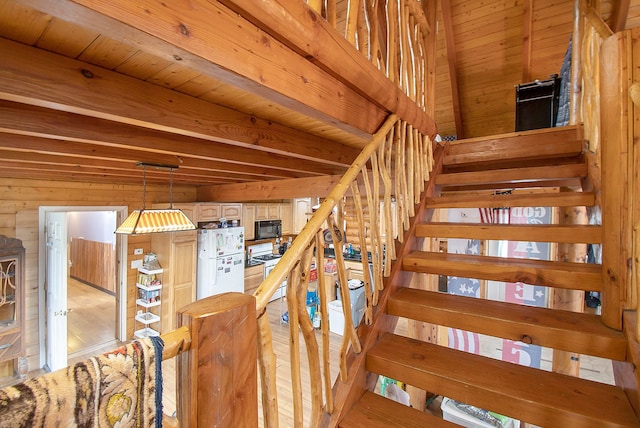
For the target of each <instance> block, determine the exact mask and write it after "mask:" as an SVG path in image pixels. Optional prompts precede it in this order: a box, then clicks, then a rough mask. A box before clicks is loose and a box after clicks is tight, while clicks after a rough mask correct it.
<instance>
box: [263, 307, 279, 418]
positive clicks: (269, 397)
mask: <svg viewBox="0 0 640 428" xmlns="http://www.w3.org/2000/svg"><path fill="white" fill-rule="evenodd" d="M258 368H259V370H260V384H261V388H262V419H263V421H264V426H265V427H278V424H279V423H278V385H277V382H276V354H275V353H274V352H273V338H272V336H271V326H270V325H269V317H268V316H267V311H266V310H265V311H263V312H262V313H261V314H260V315H259V316H258Z"/></svg>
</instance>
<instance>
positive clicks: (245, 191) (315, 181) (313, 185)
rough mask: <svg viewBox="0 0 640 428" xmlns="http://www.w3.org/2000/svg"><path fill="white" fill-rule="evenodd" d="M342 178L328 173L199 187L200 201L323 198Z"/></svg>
mask: <svg viewBox="0 0 640 428" xmlns="http://www.w3.org/2000/svg"><path fill="white" fill-rule="evenodd" d="M340 178H342V176H340V175H326V176H322V177H311V178H296V179H289V180H273V181H263V182H260V183H243V184H224V185H217V186H206V187H199V188H198V201H221V202H243V201H256V200H271V199H285V198H302V197H309V196H311V197H319V198H323V197H325V196H327V195H328V194H329V192H331V190H332V189H333V188H334V187H335V185H336V184H338V182H339V181H340Z"/></svg>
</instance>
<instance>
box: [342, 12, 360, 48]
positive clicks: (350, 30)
mask: <svg viewBox="0 0 640 428" xmlns="http://www.w3.org/2000/svg"><path fill="white" fill-rule="evenodd" d="M347 4H348V8H347V25H346V34H345V38H346V39H347V40H348V41H349V43H351V44H352V45H353V46H355V47H356V49H357V48H358V46H357V44H356V31H357V29H358V15H359V14H360V0H350V1H349V2H348V3H347Z"/></svg>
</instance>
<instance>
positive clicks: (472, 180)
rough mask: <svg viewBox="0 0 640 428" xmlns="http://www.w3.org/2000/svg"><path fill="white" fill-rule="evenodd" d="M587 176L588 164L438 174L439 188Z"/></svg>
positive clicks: (536, 181)
mask: <svg viewBox="0 0 640 428" xmlns="http://www.w3.org/2000/svg"><path fill="white" fill-rule="evenodd" d="M586 175H587V165H586V164H568V165H550V166H539V167H527V168H506V169H491V170H484V171H468V172H453V173H443V174H438V175H437V176H436V178H435V182H436V184H437V185H439V186H444V187H446V186H467V185H468V186H475V185H478V184H492V185H503V186H504V185H506V184H510V183H520V184H521V183H523V182H528V183H540V182H545V181H549V180H569V179H574V178H582V177H586Z"/></svg>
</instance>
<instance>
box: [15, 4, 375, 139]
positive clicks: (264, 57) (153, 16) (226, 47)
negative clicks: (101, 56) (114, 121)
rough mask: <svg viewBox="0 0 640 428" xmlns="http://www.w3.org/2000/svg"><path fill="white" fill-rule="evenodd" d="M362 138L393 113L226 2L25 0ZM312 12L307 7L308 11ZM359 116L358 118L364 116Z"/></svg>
mask: <svg viewBox="0 0 640 428" xmlns="http://www.w3.org/2000/svg"><path fill="white" fill-rule="evenodd" d="M20 3H23V4H26V5H28V6H30V7H33V8H35V9H37V10H40V11H43V12H46V13H48V14H51V15H52V16H55V17H58V18H60V19H63V20H67V21H72V22H76V23H78V24H80V25H84V26H87V27H88V28H93V29H96V30H97V31H99V32H100V33H102V34H103V35H105V36H108V37H110V38H112V39H114V40H117V41H119V42H122V43H125V44H129V45H134V46H135V47H136V48H138V49H142V50H144V51H146V52H150V53H152V54H155V55H158V56H160V57H161V58H165V59H168V60H170V61H171V62H176V61H179V62H180V64H182V65H184V66H187V67H189V68H191V69H193V70H195V71H197V72H199V73H201V74H204V75H207V76H210V77H213V78H215V79H217V80H220V81H222V82H225V83H228V84H231V85H233V86H235V87H237V88H240V89H242V90H245V91H247V92H250V93H252V94H255V95H258V96H260V97H263V98H265V99H268V100H271V101H273V102H275V103H277V104H280V105H283V106H286V107H288V108H290V109H293V110H295V111H298V112H301V113H303V114H306V115H308V116H310V117H313V118H315V119H318V120H320V121H322V122H325V123H329V124H332V125H334V126H336V127H339V128H341V129H344V130H345V131H347V132H349V133H352V134H354V135H359V136H360V137H361V138H367V137H368V136H369V135H370V134H372V133H374V132H375V130H376V129H377V128H378V126H379V125H380V123H382V121H383V120H384V118H385V117H386V115H387V113H386V112H385V111H383V110H382V109H381V108H380V107H378V106H375V105H374V104H372V103H371V102H370V101H368V100H367V99H365V98H364V97H362V96H361V95H359V94H357V93H355V91H354V90H353V89H351V88H350V87H349V86H347V85H345V84H344V83H342V82H340V81H339V80H338V79H336V78H335V77H333V76H330V75H329V74H327V73H325V72H323V71H322V70H321V69H320V68H318V67H317V66H315V65H313V64H312V63H310V62H309V61H307V60H306V59H305V58H304V57H302V56H300V55H298V53H296V52H294V51H292V50H291V49H289V48H288V47H286V46H284V45H283V44H282V43H280V42H279V41H278V40H276V39H275V38H273V37H272V36H270V35H269V34H267V33H266V32H264V31H262V30H261V29H259V28H257V27H255V26H254V25H253V24H251V23H250V22H249V21H247V20H245V19H244V18H243V17H242V16H241V15H240V14H238V13H236V12H234V11H232V10H230V9H228V8H227V7H225V6H223V5H222V4H221V3H219V2H211V1H206V0H189V1H186V0H174V1H171V2H155V1H151V0H145V1H137V2H131V1H129V0H114V1H110V2H95V1H90V0H73V1H71V0H58V1H56V2H51V1H49V0H20ZM308 10H309V9H307V11H308ZM356 113H357V114H356Z"/></svg>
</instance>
